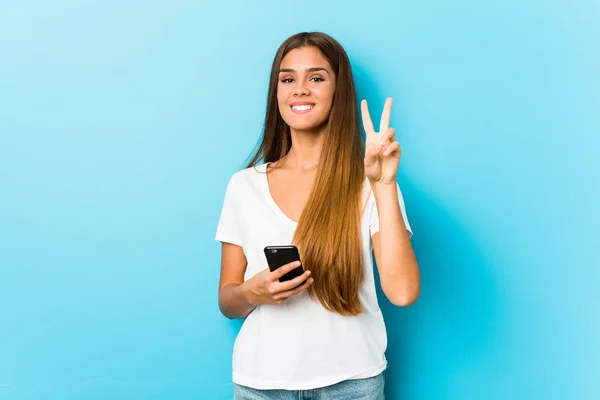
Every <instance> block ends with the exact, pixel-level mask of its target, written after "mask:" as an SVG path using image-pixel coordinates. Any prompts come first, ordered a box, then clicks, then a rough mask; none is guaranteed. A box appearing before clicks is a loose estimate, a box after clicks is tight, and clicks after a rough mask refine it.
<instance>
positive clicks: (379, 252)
mask: <svg viewBox="0 0 600 400" xmlns="http://www.w3.org/2000/svg"><path fill="white" fill-rule="evenodd" d="M371 188H372V189H373V194H374V196H375V202H376V204H377V212H378V214H379V232H376V233H375V234H374V235H373V237H372V240H373V250H374V252H375V261H376V262H377V268H378V271H379V277H380V281H381V288H382V290H383V292H384V294H385V295H386V297H387V298H388V299H389V300H390V301H391V302H392V303H393V304H394V305H396V306H401V307H406V306H409V305H411V304H412V303H414V302H415V301H416V300H417V298H418V297H419V293H420V273H419V265H418V263H417V259H416V257H415V254H414V251H413V248H412V245H411V243H410V239H409V233H408V231H407V230H406V227H405V225H404V219H403V218H402V213H401V211H400V204H399V200H398V189H397V186H396V184H395V182H394V183H393V184H391V185H390V184H377V183H375V184H371Z"/></svg>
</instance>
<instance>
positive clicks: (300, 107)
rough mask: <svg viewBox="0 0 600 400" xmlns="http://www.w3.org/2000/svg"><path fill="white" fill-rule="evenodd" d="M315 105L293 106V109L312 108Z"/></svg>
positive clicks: (303, 109) (304, 109)
mask: <svg viewBox="0 0 600 400" xmlns="http://www.w3.org/2000/svg"><path fill="white" fill-rule="evenodd" d="M313 107H314V105H306V106H292V109H293V110H296V111H306V110H311V109H312V108H313Z"/></svg>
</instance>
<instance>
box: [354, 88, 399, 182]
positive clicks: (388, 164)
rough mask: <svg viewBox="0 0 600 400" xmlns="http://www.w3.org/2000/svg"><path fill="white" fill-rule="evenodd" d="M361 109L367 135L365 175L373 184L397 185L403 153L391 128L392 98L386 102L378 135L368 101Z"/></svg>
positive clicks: (362, 103) (364, 101) (363, 102)
mask: <svg viewBox="0 0 600 400" xmlns="http://www.w3.org/2000/svg"><path fill="white" fill-rule="evenodd" d="M360 108H361V113H362V121H363V127H364V129H365V134H366V143H365V147H366V150H365V174H366V175H367V178H369V181H370V182H371V183H383V184H396V174H397V173H398V164H399V163H400V154H401V151H400V144H399V143H398V142H396V134H395V132H394V129H393V128H390V127H389V125H390V113H391V111H392V98H391V97H388V98H387V99H386V100H385V106H384V107H383V114H381V122H380V124H379V132H378V133H377V132H375V128H373V122H372V121H371V116H370V115H369V108H368V106H367V101H366V100H363V101H362V102H361V104H360Z"/></svg>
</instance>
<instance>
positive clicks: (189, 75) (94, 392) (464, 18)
mask: <svg viewBox="0 0 600 400" xmlns="http://www.w3.org/2000/svg"><path fill="white" fill-rule="evenodd" d="M307 30H321V31H324V32H327V33H329V34H331V35H332V36H333V37H335V38H336V39H337V40H338V41H339V42H340V43H341V44H342V45H343V46H344V47H345V49H346V50H347V52H348V54H349V56H350V58H351V61H352V65H353V68H354V73H355V78H356V83H357V88H358V92H359V96H360V98H367V99H368V100H369V102H370V104H371V113H372V114H373V115H379V113H380V112H381V109H382V106H383V101H384V99H385V97H386V96H392V97H393V98H394V108H393V110H392V121H391V125H392V126H393V127H395V128H396V131H397V136H398V140H399V142H400V144H401V146H402V149H403V156H402V160H401V165H400V172H399V176H398V180H399V183H400V185H401V187H402V189H403V193H404V196H405V200H406V207H407V211H408V215H409V218H410V221H411V224H412V227H413V229H414V232H415V236H414V238H413V245H414V247H415V251H416V252H417V257H418V259H419V261H420V266H421V273H422V293H421V297H420V298H419V300H418V302H417V303H415V304H414V305H412V306H411V307H408V308H395V307H393V306H391V305H390V303H389V302H387V300H386V299H385V298H384V297H382V296H380V301H381V307H382V308H383V310H384V314H385V318H386V321H387V324H388V334H389V347H388V353H387V356H388V360H389V362H390V366H389V370H388V386H387V395H388V398H390V399H406V400H408V399H410V400H421V399H432V400H438V399H444V400H455V399H456V400H459V399H460V400H470V399H473V400H475V399H488V400H495V399H498V400H500V399H502V400H505V399H578V400H582V399H586V400H587V399H590V400H591V399H598V398H600V380H598V376H600V340H598V339H599V337H600V318H599V312H598V306H600V296H599V295H598V290H597V286H598V284H599V282H600V273H599V268H598V267H599V264H600V263H599V261H598V248H599V247H600V246H599V242H600V240H599V234H598V223H599V222H600V215H599V212H598V208H597V205H598V203H600V201H599V200H600V188H599V186H600V185H599V183H600V161H599V158H598V149H599V148H600V139H599V134H600V118H599V115H598V113H599V110H600V95H599V94H600V79H599V78H598V72H599V71H600V46H598V41H599V40H600V6H599V3H598V2H597V1H593V0H589V1H585V0H573V1H570V2H567V1H566V0H563V1H547V0H544V1H542V0H530V1H521V0H505V1H495V2H478V1H474V0H470V1H454V2H444V1H424V2H419V3H418V4H417V3H414V2H412V3H411V2H399V1H396V2H383V1H376V0H374V1H369V2H368V3H363V2H360V3H359V2H356V3H352V2H347V1H343V2H342V1H328V2H318V1H309V0H306V1H303V2H295V3H294V2H287V3H286V2H243V1H237V2H231V1H229V2H222V3H219V2H208V1H203V2H198V1H178V2H158V1H154V2H149V1H130V0H129V1H114V0H113V1H103V2H98V1H74V0H73V1H66V0H59V1H55V2H43V1H19V2H17V1H4V2H2V3H1V4H0V398H1V399H10V400H12V399H35V400H46V399H61V400H71V399H128V400H130V399H192V398H195V399H198V398H201V399H230V398H231V397H232V395H231V393H232V383H231V377H230V374H231V351H232V346H233V341H234V338H235V335H236V333H237V330H238V329H239V327H240V321H229V320H227V319H226V318H225V317H224V316H222V315H221V314H220V312H219V309H218V305H217V284H218V277H219V262H220V243H218V242H216V241H214V240H213V238H214V234H215V229H216V224H217V220H218V217H219V213H220V210H221V204H222V200H223V195H224V191H225V186H226V184H227V180H228V179H229V177H230V176H231V174H233V173H234V172H235V171H237V170H239V169H241V168H243V167H244V164H243V162H244V160H245V159H246V157H247V156H248V155H249V154H250V152H251V150H252V148H253V147H254V145H255V144H256V141H257V139H258V138H259V135H260V131H261V128H262V123H263V117H264V110H265V100H266V90H267V81H268V75H269V69H270V64H271V61H272V58H273V56H274V53H275V51H276V49H277V47H278V46H279V44H280V43H281V42H282V41H283V40H285V38H287V37H288V36H290V35H292V34H294V33H296V32H300V31H307Z"/></svg>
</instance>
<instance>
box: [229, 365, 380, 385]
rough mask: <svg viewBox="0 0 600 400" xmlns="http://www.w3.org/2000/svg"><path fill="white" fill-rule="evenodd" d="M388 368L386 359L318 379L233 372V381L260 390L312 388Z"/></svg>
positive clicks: (373, 373)
mask: <svg viewBox="0 0 600 400" xmlns="http://www.w3.org/2000/svg"><path fill="white" fill-rule="evenodd" d="M386 368H387V360H384V361H383V363H381V364H379V365H377V366H376V367H371V368H369V369H367V370H364V371H361V372H358V373H345V374H338V375H336V376H335V377H328V378H326V379H318V380H311V381H305V382H299V381H260V380H255V379H252V378H249V377H246V376H243V375H240V374H237V373H235V372H234V373H233V383H236V384H238V385H242V386H246V387H249V388H253V389H258V390H273V389H279V390H311V389H318V388H322V387H325V386H331V385H335V384H336V383H339V382H342V381H345V380H354V379H366V378H371V377H374V376H376V375H379V374H380V373H382V372H383V371H384V370H385V369H386Z"/></svg>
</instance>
